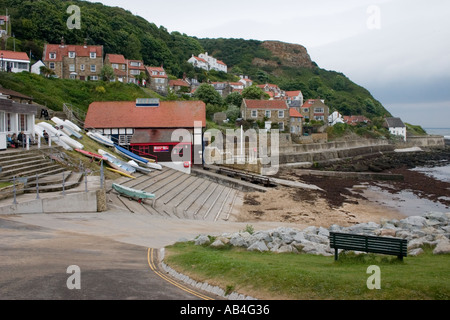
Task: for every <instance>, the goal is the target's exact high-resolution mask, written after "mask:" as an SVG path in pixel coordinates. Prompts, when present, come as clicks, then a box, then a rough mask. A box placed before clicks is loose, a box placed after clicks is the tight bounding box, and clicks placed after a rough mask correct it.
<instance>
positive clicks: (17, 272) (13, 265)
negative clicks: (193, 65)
mask: <svg viewBox="0 0 450 320" xmlns="http://www.w3.org/2000/svg"><path fill="white" fill-rule="evenodd" d="M277 226H279V225H278V224H277ZM259 227H261V228H263V229H264V228H269V227H271V225H270V224H264V225H260V226H259ZM244 228H245V224H236V223H225V222H222V223H220V222H216V223H213V222H206V221H192V220H189V221H188V220H181V219H158V218H155V217H153V216H149V215H132V214H124V213H121V212H107V213H102V214H53V215H22V216H3V217H0V288H1V290H0V300H9V299H20V300H21V299H33V300H35V299H44V300H50V299H51V300H78V299H86V300H96V299H108V300H110V299H120V300H127V299H139V300H142V299H143V300H198V299H206V298H208V297H207V296H203V295H202V294H198V293H197V292H188V290H187V288H184V287H183V288H180V287H177V286H175V285H174V284H173V283H170V282H168V281H167V279H164V277H162V276H163V274H162V273H159V272H158V270H152V268H154V266H155V265H156V263H155V262H154V261H153V260H151V259H150V260H149V252H151V251H149V248H162V247H165V246H167V245H170V244H172V243H174V242H176V241H177V240H178V239H180V238H183V237H185V238H188V239H192V238H194V237H195V236H197V235H199V234H202V233H205V234H220V233H222V232H236V231H239V230H243V229H244ZM153 252H155V251H153ZM72 265H76V266H78V267H79V268H80V270H81V273H80V275H81V276H80V280H81V281H80V283H81V290H69V289H68V288H67V280H68V279H69V277H71V275H72V274H69V273H67V268H68V267H69V266H72ZM152 266H153V267H152ZM155 271H156V272H155ZM213 298H214V297H213Z"/></svg>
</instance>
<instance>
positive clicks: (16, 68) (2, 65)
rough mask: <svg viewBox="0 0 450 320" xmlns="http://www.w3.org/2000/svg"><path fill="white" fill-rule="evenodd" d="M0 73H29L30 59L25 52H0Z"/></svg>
mask: <svg viewBox="0 0 450 320" xmlns="http://www.w3.org/2000/svg"><path fill="white" fill-rule="evenodd" d="M0 71H6V72H14V73H17V72H23V71H30V58H29V57H28V55H27V54H26V53H25V52H15V51H8V50H0Z"/></svg>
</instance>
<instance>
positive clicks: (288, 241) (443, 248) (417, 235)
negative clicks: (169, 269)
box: [194, 212, 450, 256]
mask: <svg viewBox="0 0 450 320" xmlns="http://www.w3.org/2000/svg"><path fill="white" fill-rule="evenodd" d="M449 223H450V213H439V212H429V213H426V214H424V215H423V216H412V217H407V218H405V219H402V220H395V219H394V220H385V221H382V222H381V223H380V224H378V223H375V222H368V223H360V224H356V225H353V226H350V227H341V226H339V225H332V226H331V227H330V228H328V229H326V228H323V227H316V226H310V227H307V228H306V229H303V230H299V229H295V228H290V227H280V228H277V229H272V230H266V231H258V232H254V233H251V232H248V231H241V232H236V233H224V234H222V235H220V236H218V237H211V236H207V235H200V236H198V237H197V238H196V239H195V240H194V241H195V245H201V246H210V247H212V248H223V247H225V246H233V247H239V248H244V249H246V250H248V251H258V252H269V251H270V252H273V253H280V254H281V253H295V254H300V253H305V254H315V255H323V256H332V255H334V250H333V249H331V248H330V242H329V235H330V232H341V233H350V234H361V235H368V236H383V237H396V238H401V239H406V240H408V255H409V256H417V255H419V254H422V253H423V252H424V251H423V246H431V247H433V248H434V249H433V254H449V253H450V225H449Z"/></svg>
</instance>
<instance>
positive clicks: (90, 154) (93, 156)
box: [75, 149, 107, 161]
mask: <svg viewBox="0 0 450 320" xmlns="http://www.w3.org/2000/svg"><path fill="white" fill-rule="evenodd" d="M75 151H76V152H79V153H81V154H83V155H85V156H86V157H89V158H93V159H97V160H105V161H106V160H107V159H106V157H104V156H102V155H100V154H96V153H93V152H89V151H86V150H82V149H75Z"/></svg>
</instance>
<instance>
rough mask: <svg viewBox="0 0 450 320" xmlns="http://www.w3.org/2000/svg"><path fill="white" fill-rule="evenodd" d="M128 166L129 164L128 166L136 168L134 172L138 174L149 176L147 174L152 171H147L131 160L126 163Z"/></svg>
mask: <svg viewBox="0 0 450 320" xmlns="http://www.w3.org/2000/svg"><path fill="white" fill-rule="evenodd" d="M128 164H129V165H130V166H132V167H134V168H136V170H137V171H139V172H142V173H145V174H149V173H151V172H152V170H150V169H148V168H144V167H141V166H140V165H139V164H138V163H136V162H135V161H133V160H131V161H128Z"/></svg>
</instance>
